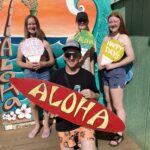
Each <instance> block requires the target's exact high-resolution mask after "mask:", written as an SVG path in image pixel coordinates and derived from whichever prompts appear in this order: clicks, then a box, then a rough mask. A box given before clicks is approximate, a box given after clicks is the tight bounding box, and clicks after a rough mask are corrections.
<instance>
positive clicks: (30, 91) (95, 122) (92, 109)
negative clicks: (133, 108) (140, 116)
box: [10, 78, 125, 132]
mask: <svg viewBox="0 0 150 150" xmlns="http://www.w3.org/2000/svg"><path fill="white" fill-rule="evenodd" d="M10 82H11V83H12V84H13V85H14V86H15V87H16V88H17V89H18V90H19V91H20V92H22V93H23V94H24V95H25V96H26V97H28V98H29V99H30V100H31V101H32V102H34V103H36V104H37V105H39V106H40V107H42V108H43V109H45V110H47V111H50V112H51V113H53V114H57V115H59V116H60V117H62V118H64V119H66V120H68V121H71V122H73V123H75V124H78V125H82V126H85V127H87V128H92V129H94V130H100V131H107V132H119V131H123V130H124V129H125V126H124V123H123V122H122V121H121V119H119V118H118V117H117V116H116V115H115V114H114V113H113V112H112V111H110V110H108V109H107V108H106V107H104V106H103V105H101V104H99V103H98V102H97V101H96V100H92V99H90V100H87V99H85V98H84V97H83V96H82V94H80V93H78V92H76V91H74V90H71V89H69V88H66V87H63V86H61V85H58V84H55V83H52V82H48V81H43V80H37V79H36V80H35V79H31V78H24V79H20V78H10Z"/></svg>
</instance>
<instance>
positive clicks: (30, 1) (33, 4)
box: [21, 0, 38, 16]
mask: <svg viewBox="0 0 150 150" xmlns="http://www.w3.org/2000/svg"><path fill="white" fill-rule="evenodd" d="M21 2H22V3H23V4H24V5H25V6H26V7H28V8H29V10H30V14H31V15H33V16H36V15H37V10H38V9H37V8H38V0H21Z"/></svg>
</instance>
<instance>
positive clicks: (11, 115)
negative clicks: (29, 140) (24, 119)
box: [2, 111, 16, 121]
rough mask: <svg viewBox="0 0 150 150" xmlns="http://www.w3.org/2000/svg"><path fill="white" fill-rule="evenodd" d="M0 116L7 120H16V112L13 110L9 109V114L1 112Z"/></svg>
mask: <svg viewBox="0 0 150 150" xmlns="http://www.w3.org/2000/svg"><path fill="white" fill-rule="evenodd" d="M2 118H3V120H8V121H12V120H16V114H15V113H14V112H13V111H11V112H10V113H9V114H3V115H2Z"/></svg>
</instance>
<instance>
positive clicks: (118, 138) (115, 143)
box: [109, 133, 124, 147]
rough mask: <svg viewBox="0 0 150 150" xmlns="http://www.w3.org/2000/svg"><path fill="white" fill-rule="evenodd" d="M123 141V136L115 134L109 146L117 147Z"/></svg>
mask: <svg viewBox="0 0 150 150" xmlns="http://www.w3.org/2000/svg"><path fill="white" fill-rule="evenodd" d="M123 140H124V137H123V135H119V134H118V133H115V134H114V136H113V137H112V139H111V140H110V142H109V145H110V146H113V147H115V146H118V145H119V144H120V143H121V142H122V141H123Z"/></svg>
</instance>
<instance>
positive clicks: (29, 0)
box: [0, 0, 38, 56]
mask: <svg viewBox="0 0 150 150" xmlns="http://www.w3.org/2000/svg"><path fill="white" fill-rule="evenodd" d="M3 1H4V0H0V10H1V9H2V2H3ZM21 2H22V3H23V4H24V5H25V6H27V7H28V8H29V10H30V14H31V15H36V14H37V6H38V1H37V0H21ZM13 3H14V0H10V3H9V8H8V15H7V20H6V24H5V29H4V37H3V38H2V42H1V45H0V52H1V56H4V50H6V55H7V56H10V55H12V51H11V38H10V36H11V22H12V13H13Z"/></svg>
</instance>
